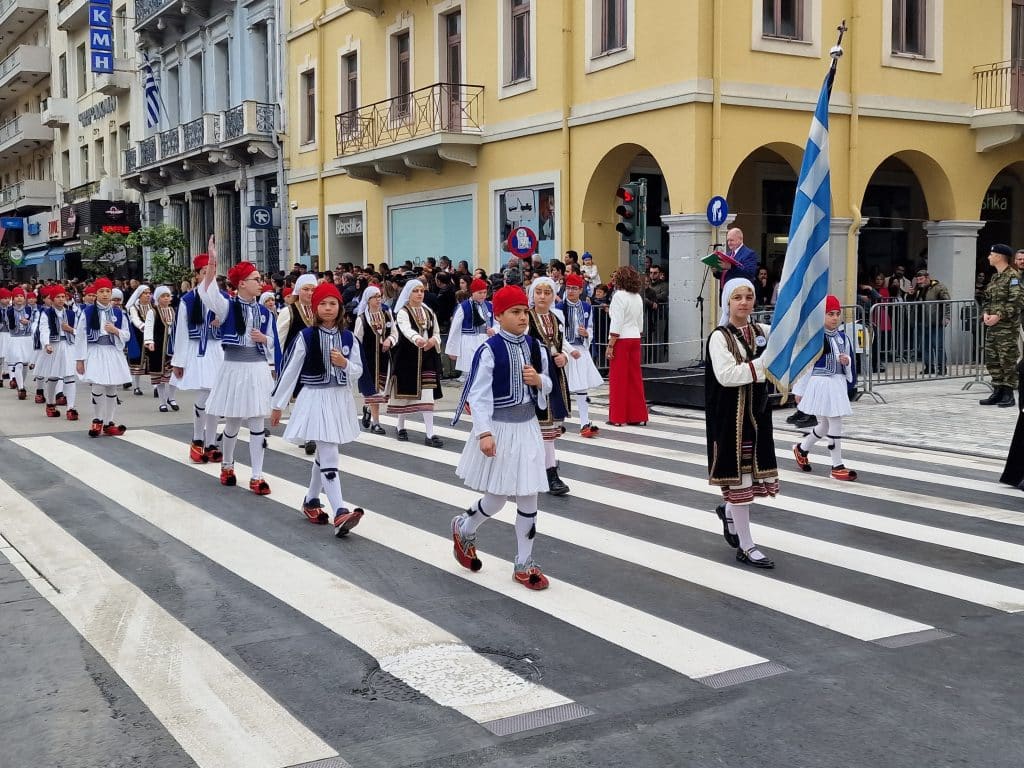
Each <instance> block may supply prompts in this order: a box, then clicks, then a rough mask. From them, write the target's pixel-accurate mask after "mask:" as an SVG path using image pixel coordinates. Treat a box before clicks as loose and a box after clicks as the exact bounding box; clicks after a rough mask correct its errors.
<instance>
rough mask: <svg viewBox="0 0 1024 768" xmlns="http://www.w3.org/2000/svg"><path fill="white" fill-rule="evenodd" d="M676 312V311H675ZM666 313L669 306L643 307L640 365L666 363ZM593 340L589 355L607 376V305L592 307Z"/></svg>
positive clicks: (667, 344) (608, 321)
mask: <svg viewBox="0 0 1024 768" xmlns="http://www.w3.org/2000/svg"><path fill="white" fill-rule="evenodd" d="M677 311H678V310H677ZM668 313H669V305H668V304H660V305H658V308H657V309H648V308H646V307H644V329H643V334H642V336H641V338H640V364H641V365H654V364H655V363H666V362H668V349H669V341H668ZM593 317H594V339H593V342H592V343H591V345H590V354H591V355H592V356H593V358H594V362H595V363H596V364H597V368H598V370H599V371H601V373H603V374H605V375H607V374H608V357H607V354H606V353H607V350H608V326H609V324H610V320H609V317H608V305H607V304H597V305H595V306H594V315H593Z"/></svg>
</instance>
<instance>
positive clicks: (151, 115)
mask: <svg viewBox="0 0 1024 768" xmlns="http://www.w3.org/2000/svg"><path fill="white" fill-rule="evenodd" d="M143 55H144V56H146V55H145V54H143ZM142 72H143V74H144V83H143V96H144V99H143V101H144V103H145V107H146V127H147V128H158V127H159V126H160V86H159V85H157V82H156V75H154V74H153V67H152V66H151V65H150V63H149V56H146V60H145V62H144V63H143V65H142Z"/></svg>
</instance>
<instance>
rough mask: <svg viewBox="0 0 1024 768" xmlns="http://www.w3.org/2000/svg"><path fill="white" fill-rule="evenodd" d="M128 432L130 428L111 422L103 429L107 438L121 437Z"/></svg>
mask: <svg viewBox="0 0 1024 768" xmlns="http://www.w3.org/2000/svg"><path fill="white" fill-rule="evenodd" d="M127 431H128V427H126V426H125V425H124V424H115V423H114V422H110V423H109V424H107V425H106V426H104V427H103V434H104V435H106V436H107V437H120V436H121V435H123V434H124V433H125V432H127Z"/></svg>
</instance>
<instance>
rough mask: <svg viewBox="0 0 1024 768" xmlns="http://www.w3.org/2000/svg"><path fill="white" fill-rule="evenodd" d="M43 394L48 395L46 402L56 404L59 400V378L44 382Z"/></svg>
mask: <svg viewBox="0 0 1024 768" xmlns="http://www.w3.org/2000/svg"><path fill="white" fill-rule="evenodd" d="M43 394H44V395H45V396H46V404H47V405H54V404H55V403H56V401H57V379H47V380H46V382H45V383H44V384H43Z"/></svg>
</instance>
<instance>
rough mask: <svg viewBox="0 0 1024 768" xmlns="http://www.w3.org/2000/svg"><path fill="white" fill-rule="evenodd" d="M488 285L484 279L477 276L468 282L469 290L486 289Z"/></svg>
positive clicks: (473, 291) (472, 291) (474, 291)
mask: <svg viewBox="0 0 1024 768" xmlns="http://www.w3.org/2000/svg"><path fill="white" fill-rule="evenodd" d="M489 287H490V286H489V285H488V283H487V281H486V280H482V279H480V278H479V277H478V278H476V279H475V280H473V282H472V283H470V284H469V292H470V293H476V292H477V291H486V290H487V289H488V288H489Z"/></svg>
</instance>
